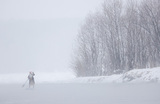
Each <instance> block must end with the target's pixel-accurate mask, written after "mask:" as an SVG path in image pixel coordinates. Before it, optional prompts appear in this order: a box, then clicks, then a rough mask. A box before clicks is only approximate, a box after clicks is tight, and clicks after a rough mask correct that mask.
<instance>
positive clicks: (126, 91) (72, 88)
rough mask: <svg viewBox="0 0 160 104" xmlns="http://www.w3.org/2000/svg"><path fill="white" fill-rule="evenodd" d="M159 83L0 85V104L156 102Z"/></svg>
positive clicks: (148, 103) (125, 103)
mask: <svg viewBox="0 0 160 104" xmlns="http://www.w3.org/2000/svg"><path fill="white" fill-rule="evenodd" d="M159 92H160V84H159V83H145V84H133V83H132V84H129V83H123V84H107V83H94V84H91V83H90V84H89V83H86V84H84V83H77V84H75V83H68V84H67V83H59V84H58V83H57V84H56V83H55V84H36V86H35V88H34V89H28V88H27V86H26V87H24V88H22V87H21V85H20V84H10V85H9V84H3V85H0V104H160V93H159Z"/></svg>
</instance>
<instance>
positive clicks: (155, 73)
mask: <svg viewBox="0 0 160 104" xmlns="http://www.w3.org/2000/svg"><path fill="white" fill-rule="evenodd" d="M70 81H71V82H74V83H146V82H147V83H148V82H160V67H157V68H152V69H134V70H131V71H128V72H126V73H123V74H115V75H111V76H98V77H82V78H75V79H73V80H70Z"/></svg>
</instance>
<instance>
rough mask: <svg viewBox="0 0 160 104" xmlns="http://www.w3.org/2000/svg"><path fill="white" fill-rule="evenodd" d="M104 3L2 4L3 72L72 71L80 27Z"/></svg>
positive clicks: (36, 0)
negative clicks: (71, 64)
mask: <svg viewBox="0 0 160 104" xmlns="http://www.w3.org/2000/svg"><path fill="white" fill-rule="evenodd" d="M91 2H92V3H91ZM101 2H102V0H81V1H78V0H77V1H75V0H67V1H66V0H27V1H22V0H14V1H12V0H7V1H0V15H1V16H0V48H1V49H0V50H1V51H0V57H1V58H0V72H1V73H17V72H28V71H41V72H46V71H48V72H54V71H56V72H57V71H58V72H63V71H68V70H70V60H71V54H73V51H72V49H73V47H74V44H75V37H76V35H77V31H78V27H79V26H80V24H81V22H82V21H83V19H84V18H85V16H86V14H88V13H89V12H91V11H92V10H95V8H96V7H98V4H100V3H101ZM88 4H89V5H88Z"/></svg>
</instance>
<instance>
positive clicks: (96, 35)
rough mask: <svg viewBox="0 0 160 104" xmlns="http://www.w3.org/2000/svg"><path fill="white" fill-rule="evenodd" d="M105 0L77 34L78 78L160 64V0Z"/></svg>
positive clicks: (76, 63)
mask: <svg viewBox="0 0 160 104" xmlns="http://www.w3.org/2000/svg"><path fill="white" fill-rule="evenodd" d="M126 1H127V2H122V0H105V1H104V3H103V4H102V9H101V10H99V11H98V12H96V13H92V14H89V15H88V17H87V18H86V20H85V22H84V24H83V25H82V26H81V28H80V30H79V34H78V40H77V42H78V46H77V49H76V52H75V55H74V60H73V69H74V71H75V72H76V74H77V76H78V77H83V76H102V75H111V74H114V73H122V72H125V71H128V70H132V69H140V68H150V67H157V66H160V0H142V1H137V2H136V1H135V0H126Z"/></svg>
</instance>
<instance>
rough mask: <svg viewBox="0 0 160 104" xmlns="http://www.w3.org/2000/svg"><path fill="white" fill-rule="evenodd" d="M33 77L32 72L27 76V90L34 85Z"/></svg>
mask: <svg viewBox="0 0 160 104" xmlns="http://www.w3.org/2000/svg"><path fill="white" fill-rule="evenodd" d="M34 76H35V74H34V72H29V75H28V80H29V88H30V87H31V86H32V87H33V88H34V85H35V81H34Z"/></svg>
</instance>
